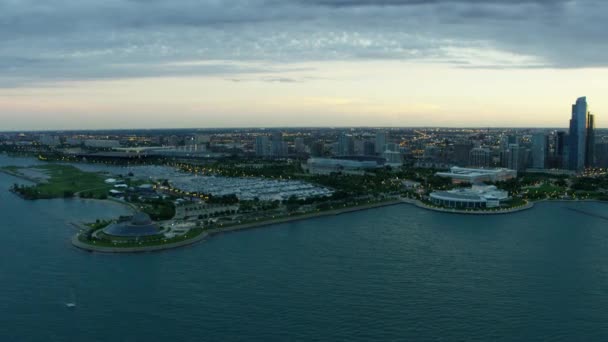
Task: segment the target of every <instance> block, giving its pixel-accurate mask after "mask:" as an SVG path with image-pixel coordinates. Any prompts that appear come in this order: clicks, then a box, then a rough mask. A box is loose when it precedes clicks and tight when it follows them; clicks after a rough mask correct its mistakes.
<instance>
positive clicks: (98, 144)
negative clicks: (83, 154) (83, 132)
mask: <svg viewBox="0 0 608 342" xmlns="http://www.w3.org/2000/svg"><path fill="white" fill-rule="evenodd" d="M84 146H86V147H94V148H114V147H120V142H119V141H118V140H100V139H88V140H85V141H84Z"/></svg>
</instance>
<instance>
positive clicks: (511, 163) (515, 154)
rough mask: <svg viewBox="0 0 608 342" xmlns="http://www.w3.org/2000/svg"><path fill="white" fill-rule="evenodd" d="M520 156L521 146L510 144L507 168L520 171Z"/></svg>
mask: <svg viewBox="0 0 608 342" xmlns="http://www.w3.org/2000/svg"><path fill="white" fill-rule="evenodd" d="M520 159H521V158H520V155H519V145H518V144H509V148H508V149H507V167H508V168H509V169H511V170H518V171H519V170H520V167H521V165H520Z"/></svg>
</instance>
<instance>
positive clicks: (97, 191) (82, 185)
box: [17, 164, 113, 198]
mask: <svg viewBox="0 0 608 342" xmlns="http://www.w3.org/2000/svg"><path fill="white" fill-rule="evenodd" d="M30 169H36V170H41V171H43V172H44V173H45V174H47V175H48V176H49V178H48V180H47V181H46V182H43V183H39V184H37V185H35V186H32V187H29V189H28V190H27V191H26V192H25V193H24V195H25V196H28V195H31V196H30V197H33V198H57V197H71V196H73V195H74V194H75V193H78V192H87V193H88V194H91V195H92V197H95V198H103V197H105V196H107V193H108V191H109V190H110V189H112V188H113V186H112V185H111V184H106V183H105V182H104V181H105V178H106V177H105V176H103V175H101V174H99V173H94V172H84V171H82V170H80V169H78V168H76V167H74V166H71V165H58V164H49V165H41V166H36V167H31V168H30ZM17 172H19V170H17Z"/></svg>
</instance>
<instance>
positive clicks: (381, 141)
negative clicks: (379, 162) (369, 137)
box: [376, 131, 388, 154]
mask: <svg viewBox="0 0 608 342" xmlns="http://www.w3.org/2000/svg"><path fill="white" fill-rule="evenodd" d="M387 142H388V133H387V132H385V131H382V132H377V133H376V153H378V154H382V153H383V152H384V148H385V146H386V143H387Z"/></svg>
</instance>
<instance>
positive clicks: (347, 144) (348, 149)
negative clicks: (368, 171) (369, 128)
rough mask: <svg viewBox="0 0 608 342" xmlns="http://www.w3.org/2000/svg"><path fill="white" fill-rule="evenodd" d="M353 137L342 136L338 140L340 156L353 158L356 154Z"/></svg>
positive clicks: (337, 152) (338, 153)
mask: <svg viewBox="0 0 608 342" xmlns="http://www.w3.org/2000/svg"><path fill="white" fill-rule="evenodd" d="M354 147H355V146H354V142H353V137H352V136H351V135H347V134H344V133H343V134H341V135H340V137H339V138H338V145H337V151H336V154H337V155H339V156H351V155H353V154H355V151H354Z"/></svg>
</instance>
